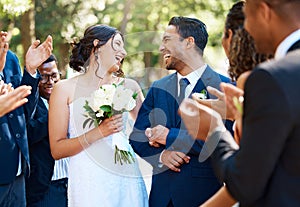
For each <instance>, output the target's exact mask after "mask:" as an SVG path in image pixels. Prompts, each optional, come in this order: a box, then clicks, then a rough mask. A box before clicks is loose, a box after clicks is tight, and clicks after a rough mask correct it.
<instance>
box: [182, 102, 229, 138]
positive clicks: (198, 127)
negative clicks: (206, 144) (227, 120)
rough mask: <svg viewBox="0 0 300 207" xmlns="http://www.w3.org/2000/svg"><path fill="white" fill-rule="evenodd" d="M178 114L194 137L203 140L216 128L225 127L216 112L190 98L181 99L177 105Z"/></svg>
mask: <svg viewBox="0 0 300 207" xmlns="http://www.w3.org/2000/svg"><path fill="white" fill-rule="evenodd" d="M179 114H180V116H181V118H182V119H183V121H184V123H185V126H186V128H187V130H188V132H189V134H190V135H191V136H192V137H193V138H194V139H199V140H203V141H205V140H206V137H208V136H209V135H210V134H212V133H213V132H214V131H215V130H216V129H218V130H224V129H225V127H224V124H223V122H222V117H221V115H220V114H219V113H218V112H216V111H215V110H213V109H211V108H209V107H207V106H205V105H202V104H199V103H198V102H197V101H195V100H192V99H185V100H183V102H182V103H181V104H180V106H179Z"/></svg>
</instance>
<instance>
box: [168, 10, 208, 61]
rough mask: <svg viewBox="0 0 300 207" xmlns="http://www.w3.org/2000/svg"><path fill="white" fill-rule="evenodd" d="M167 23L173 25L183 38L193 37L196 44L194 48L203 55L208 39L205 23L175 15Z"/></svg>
mask: <svg viewBox="0 0 300 207" xmlns="http://www.w3.org/2000/svg"><path fill="white" fill-rule="evenodd" d="M169 25H173V26H175V27H176V30H177V32H178V34H179V35H180V36H181V37H182V38H183V39H185V38H188V37H193V38H194V40H195V44H196V45H197V48H196V50H197V51H198V52H199V54H200V55H203V51H204V48H205V47H206V44H207V40H208V33H207V31H206V25H205V24H204V23H203V22H202V21H200V20H199V19H195V18H189V17H182V16H175V17H172V18H171V19H170V21H169ZM183 39H182V40H183Z"/></svg>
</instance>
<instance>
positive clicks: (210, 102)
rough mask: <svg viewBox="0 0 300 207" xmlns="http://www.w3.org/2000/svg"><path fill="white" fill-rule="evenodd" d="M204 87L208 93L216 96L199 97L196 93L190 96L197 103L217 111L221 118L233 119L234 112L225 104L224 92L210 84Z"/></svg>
mask: <svg viewBox="0 0 300 207" xmlns="http://www.w3.org/2000/svg"><path fill="white" fill-rule="evenodd" d="M206 89H207V91H208V92H209V93H210V94H212V95H214V96H216V97H217V99H200V98H199V97H198V95H197V93H194V94H192V98H193V99H194V100H195V101H197V102H198V103H200V104H203V105H205V106H207V107H209V108H212V109H214V110H215V111H217V112H218V113H219V114H220V115H221V117H222V118H223V119H229V120H233V119H234V114H233V111H231V110H229V108H228V107H227V105H226V102H225V94H224V93H223V92H221V91H219V90H218V89H216V88H213V87H211V86H207V88H206Z"/></svg>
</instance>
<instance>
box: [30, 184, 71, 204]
mask: <svg viewBox="0 0 300 207" xmlns="http://www.w3.org/2000/svg"><path fill="white" fill-rule="evenodd" d="M67 189H68V179H67V178H63V179H59V180H55V181H51V184H50V186H49V190H48V191H47V193H46V194H45V196H44V197H43V198H42V199H41V200H39V201H37V202H35V203H32V204H30V205H28V206H27V207H67V205H68V198H67Z"/></svg>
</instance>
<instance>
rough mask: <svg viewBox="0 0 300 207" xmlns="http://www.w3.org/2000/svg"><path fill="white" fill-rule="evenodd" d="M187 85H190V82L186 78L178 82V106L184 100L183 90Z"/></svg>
mask: <svg viewBox="0 0 300 207" xmlns="http://www.w3.org/2000/svg"><path fill="white" fill-rule="evenodd" d="M189 84H190V82H189V80H188V79H187V78H181V79H180V80H179V87H180V92H179V96H178V104H180V103H181V102H182V100H183V99H184V97H185V89H186V87H187V86H188V85H189Z"/></svg>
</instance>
